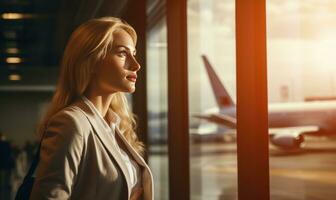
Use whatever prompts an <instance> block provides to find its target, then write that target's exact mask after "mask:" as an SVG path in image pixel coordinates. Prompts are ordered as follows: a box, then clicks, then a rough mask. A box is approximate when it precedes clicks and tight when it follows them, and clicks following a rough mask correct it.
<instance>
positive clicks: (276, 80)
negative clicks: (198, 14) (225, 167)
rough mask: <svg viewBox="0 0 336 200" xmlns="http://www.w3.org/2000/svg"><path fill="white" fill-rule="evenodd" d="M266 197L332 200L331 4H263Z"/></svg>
mask: <svg viewBox="0 0 336 200" xmlns="http://www.w3.org/2000/svg"><path fill="white" fill-rule="evenodd" d="M266 4H267V50H268V51H267V54H268V57H267V61H268V94H269V95H268V101H269V130H270V134H271V145H270V150H269V151H270V178H271V179H270V180H271V181H270V192H271V198H272V199H334V198H335V196H336V191H335V190H334V188H335V184H336V182H335V178H333V177H335V175H336V170H335V166H336V164H335V155H336V154H335V152H336V151H335V150H336V148H335V144H336V137H335V133H336V128H335V122H334V121H335V113H336V104H335V101H334V100H335V99H336V98H335V96H336V79H335V76H336V68H335V64H336V61H335V59H334V57H335V56H334V49H335V45H336V39H335V35H336V28H335V27H336V14H335V13H336V4H335V1H333V0H324V1H318V2H317V1H311V0H305V1H292V0H281V1H279V0H267V3H266Z"/></svg>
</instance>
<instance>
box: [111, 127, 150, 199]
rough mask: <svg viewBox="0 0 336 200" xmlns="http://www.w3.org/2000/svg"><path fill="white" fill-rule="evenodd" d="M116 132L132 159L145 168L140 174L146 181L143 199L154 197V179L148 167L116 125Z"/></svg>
mask: <svg viewBox="0 0 336 200" xmlns="http://www.w3.org/2000/svg"><path fill="white" fill-rule="evenodd" d="M116 134H118V136H119V137H120V138H121V140H122V141H123V143H124V144H125V146H126V148H127V149H128V152H130V153H131V154H132V157H133V158H134V160H135V161H136V162H137V163H138V164H140V165H142V166H143V167H144V168H145V171H144V174H143V176H142V177H143V179H144V181H145V183H146V184H144V185H143V187H144V190H145V191H146V192H145V200H149V199H150V200H152V199H154V180H153V174H152V172H151V170H150V168H149V167H148V165H147V163H146V162H145V160H144V159H143V158H142V156H140V154H138V152H136V151H135V149H134V148H133V147H132V146H131V145H130V144H129V143H128V141H127V140H126V138H125V136H124V135H123V134H122V133H121V131H120V130H119V128H118V127H116Z"/></svg>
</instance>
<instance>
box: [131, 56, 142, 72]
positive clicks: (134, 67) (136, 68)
mask: <svg viewBox="0 0 336 200" xmlns="http://www.w3.org/2000/svg"><path fill="white" fill-rule="evenodd" d="M140 68H141V66H140V64H139V63H138V61H137V60H136V59H135V57H133V56H132V57H131V62H130V70H132V71H139V69H140Z"/></svg>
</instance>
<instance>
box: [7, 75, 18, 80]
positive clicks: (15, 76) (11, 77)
mask: <svg viewBox="0 0 336 200" xmlns="http://www.w3.org/2000/svg"><path fill="white" fill-rule="evenodd" d="M8 79H9V80H11V81H19V80H21V75H19V74H10V75H9V76H8Z"/></svg>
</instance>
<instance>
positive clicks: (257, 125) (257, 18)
mask: <svg viewBox="0 0 336 200" xmlns="http://www.w3.org/2000/svg"><path fill="white" fill-rule="evenodd" d="M265 3H266V2H265V0H236V48H237V49H236V59H237V152H238V199H239V200H251V199H255V200H259V199H260V200H268V199H269V198H270V197H269V158H268V139H269V138H268V112H267V68H266V8H265Z"/></svg>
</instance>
